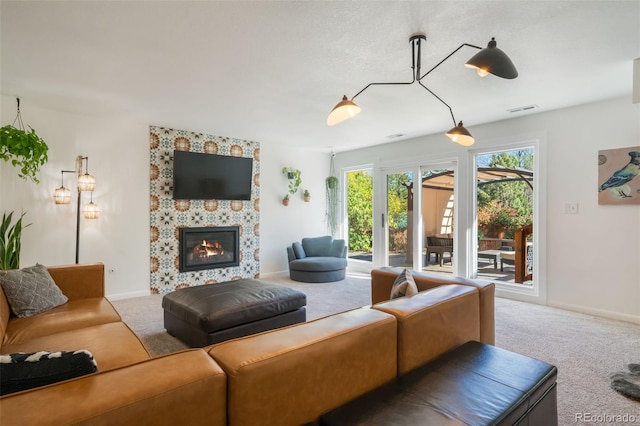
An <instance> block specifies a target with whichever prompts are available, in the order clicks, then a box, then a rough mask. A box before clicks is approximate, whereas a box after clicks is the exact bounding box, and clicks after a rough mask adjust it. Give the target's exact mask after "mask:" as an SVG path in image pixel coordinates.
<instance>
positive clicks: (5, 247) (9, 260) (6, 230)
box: [0, 212, 31, 270]
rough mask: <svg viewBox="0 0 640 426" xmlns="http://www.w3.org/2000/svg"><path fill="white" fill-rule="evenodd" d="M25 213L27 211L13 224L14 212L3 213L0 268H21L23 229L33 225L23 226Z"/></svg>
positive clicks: (0, 237) (0, 227) (0, 230)
mask: <svg viewBox="0 0 640 426" xmlns="http://www.w3.org/2000/svg"><path fill="white" fill-rule="evenodd" d="M25 214H27V213H26V212H24V213H22V214H21V215H20V218H19V219H18V220H16V223H14V224H13V225H12V224H11V222H12V219H13V212H11V213H9V214H6V213H3V214H2V222H0V270H7V269H19V268H20V247H21V245H20V239H21V237H22V229H23V228H26V227H27V226H29V225H31V224H28V225H24V226H22V218H23V217H24V215H25Z"/></svg>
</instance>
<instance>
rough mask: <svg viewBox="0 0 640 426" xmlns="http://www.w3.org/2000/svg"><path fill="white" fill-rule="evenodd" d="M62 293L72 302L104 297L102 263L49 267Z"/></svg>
mask: <svg viewBox="0 0 640 426" xmlns="http://www.w3.org/2000/svg"><path fill="white" fill-rule="evenodd" d="M47 269H48V270H49V274H51V277H52V278H53V280H54V281H55V282H56V284H57V285H58V287H60V290H62V293H64V295H65V296H67V297H68V298H69V299H70V300H75V299H86V298H89V297H104V265H103V264H102V263H92V264H81V265H63V266H49V267H47Z"/></svg>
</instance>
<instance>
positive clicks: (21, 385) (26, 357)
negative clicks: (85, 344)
mask: <svg viewBox="0 0 640 426" xmlns="http://www.w3.org/2000/svg"><path fill="white" fill-rule="evenodd" d="M96 371H98V366H97V364H96V362H95V360H94V359H93V355H92V354H91V352H89V351H87V350H79V351H75V352H67V351H65V352H45V351H41V352H34V353H23V352H19V353H14V354H9V355H0V395H6V394H9V393H13V392H18V391H22V390H27V389H32V388H36V387H39V386H44V385H49V384H51V383H56V382H60V381H62V380H68V379H72V378H74V377H79V376H84V375H85V374H90V373H95V372H96Z"/></svg>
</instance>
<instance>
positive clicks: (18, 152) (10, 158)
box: [0, 98, 49, 183]
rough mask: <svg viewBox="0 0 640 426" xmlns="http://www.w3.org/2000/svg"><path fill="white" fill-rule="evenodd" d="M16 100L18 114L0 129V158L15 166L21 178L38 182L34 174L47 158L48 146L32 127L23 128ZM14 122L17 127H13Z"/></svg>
mask: <svg viewBox="0 0 640 426" xmlns="http://www.w3.org/2000/svg"><path fill="white" fill-rule="evenodd" d="M17 101H18V115H17V116H16V118H15V120H13V124H11V125H6V126H4V127H2V128H1V129H0V159H3V160H4V161H6V162H10V163H11V165H12V166H14V167H17V168H18V176H20V177H21V178H23V179H27V178H29V179H31V180H32V181H34V182H35V183H40V181H39V180H38V178H37V177H36V174H37V173H38V171H39V170H40V166H42V165H43V164H45V163H46V162H47V160H48V159H49V158H48V156H47V151H48V150H49V147H47V144H46V143H45V142H44V141H43V140H42V138H41V137H40V136H38V135H37V134H36V131H35V130H34V129H33V128H31V127H29V130H26V129H25V127H24V124H23V123H22V117H20V99H19V98H18V99H17ZM16 122H17V123H18V127H15V125H16Z"/></svg>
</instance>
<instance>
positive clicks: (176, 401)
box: [0, 349, 227, 426]
mask: <svg viewBox="0 0 640 426" xmlns="http://www.w3.org/2000/svg"><path fill="white" fill-rule="evenodd" d="M97 362H98V367H99V366H100V360H99V359H98V360H97ZM226 380H227V379H226V375H225V374H224V372H223V371H222V369H221V368H220V366H218V364H216V362H215V361H214V360H213V359H211V357H209V356H208V355H207V353H206V352H205V351H203V350H201V349H194V350H187V351H183V352H178V353H175V354H171V355H167V356H164V357H160V358H154V359H151V360H148V361H144V362H140V363H138V364H134V365H130V366H127V367H122V368H119V369H115V370H110V371H105V372H102V373H100V372H98V373H94V374H91V375H88V376H83V377H79V378H76V379H72V380H68V381H65V382H61V383H58V384H55V385H49V386H45V387H42V388H37V389H32V390H29V391H23V392H18V393H15V394H10V395H6V396H4V397H2V398H0V412H1V413H2V415H1V417H2V424H3V426H11V425H28V424H31V425H33V424H38V425H62V424H74V425H95V424H104V425H124V424H130V423H131V421H132V419H138V421H140V422H142V423H145V424H176V425H179V424H182V425H191V424H210V425H226V392H227V389H226Z"/></svg>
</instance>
